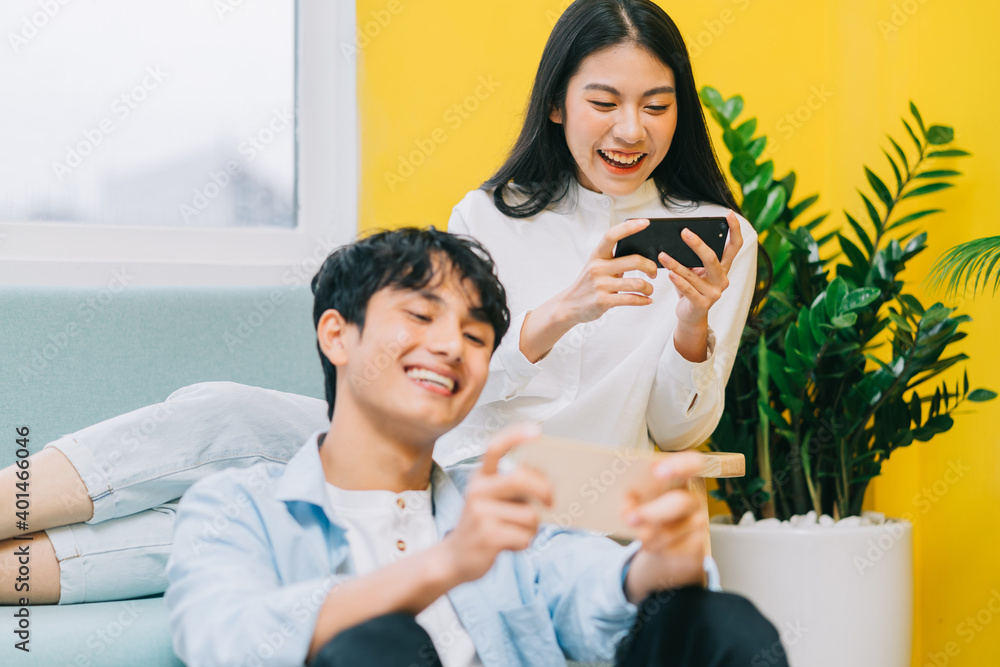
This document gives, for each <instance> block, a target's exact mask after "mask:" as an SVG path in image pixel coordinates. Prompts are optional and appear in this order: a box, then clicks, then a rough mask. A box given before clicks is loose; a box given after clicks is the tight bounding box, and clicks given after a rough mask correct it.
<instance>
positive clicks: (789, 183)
mask: <svg viewBox="0 0 1000 667" xmlns="http://www.w3.org/2000/svg"><path fill="white" fill-rule="evenodd" d="M795 181H796V177H795V172H794V171H790V172H788V176H785V177H784V178H779V179H778V182H779V183H781V184H782V185H783V186H784V187H785V192H787V193H788V201H792V194H794V192H795Z"/></svg>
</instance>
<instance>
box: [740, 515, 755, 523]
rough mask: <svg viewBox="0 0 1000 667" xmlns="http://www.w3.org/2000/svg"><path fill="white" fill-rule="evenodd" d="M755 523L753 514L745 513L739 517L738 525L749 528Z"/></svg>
mask: <svg viewBox="0 0 1000 667" xmlns="http://www.w3.org/2000/svg"><path fill="white" fill-rule="evenodd" d="M755 521H756V519H754V518H753V512H745V513H744V514H743V516H741V517H740V523H739V525H741V526H749V525H752V524H753V523H754V522H755Z"/></svg>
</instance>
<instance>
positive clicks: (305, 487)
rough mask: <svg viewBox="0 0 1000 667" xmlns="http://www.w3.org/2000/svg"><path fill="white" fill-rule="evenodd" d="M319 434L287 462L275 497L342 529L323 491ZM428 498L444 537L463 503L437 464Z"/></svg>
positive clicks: (276, 488) (313, 436)
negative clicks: (315, 509) (303, 506)
mask: <svg viewBox="0 0 1000 667" xmlns="http://www.w3.org/2000/svg"><path fill="white" fill-rule="evenodd" d="M322 434H323V431H318V432H316V433H314V434H313V435H312V437H310V438H309V440H307V441H306V444H305V445H303V446H302V449H300V450H299V451H298V453H297V454H295V456H293V457H292V458H291V459H290V460H289V461H288V463H287V464H286V465H285V470H284V472H283V473H282V475H281V479H279V480H278V482H277V485H276V487H275V492H274V496H275V498H276V499H278V500H280V501H282V502H285V503H287V504H288V505H294V504H296V503H305V504H308V505H313V506H315V507H318V508H320V509H321V510H323V514H325V515H326V518H327V520H328V521H329V522H330V523H331V524H334V525H336V526H338V527H342V526H340V523H339V522H338V521H337V515H336V514H335V513H334V511H333V506H332V505H331V504H330V496H329V494H328V493H327V490H326V485H327V481H326V475H324V474H323V462H322V460H321V459H320V456H319V436H320V435H322ZM431 498H432V501H433V503H434V505H433V507H434V523H435V525H436V526H437V529H438V535H440V536H441V537H444V535H445V534H446V533H447V532H448V531H449V530H451V529H452V528H454V527H455V526H456V525H457V524H458V519H459V517H460V516H461V515H462V506H463V502H464V501H463V499H462V493H461V492H460V491H459V489H458V487H457V486H456V485H455V482H454V481H453V480H452V479H451V477H450V476H449V475H448V473H447V472H445V471H444V470H443V469H442V468H441V467H440V466H438V464H437V463H432V466H431Z"/></svg>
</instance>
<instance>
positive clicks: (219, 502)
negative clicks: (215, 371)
mask: <svg viewBox="0 0 1000 667" xmlns="http://www.w3.org/2000/svg"><path fill="white" fill-rule="evenodd" d="M318 435H319V434H316V435H314V436H313V437H312V439H310V440H309V441H308V442H307V443H306V444H305V446H303V448H302V450H301V451H300V452H298V454H296V455H295V456H294V457H293V458H292V459H291V460H290V461H289V462H288V464H287V465H286V466H281V465H278V464H271V463H265V464H258V465H256V466H253V467H251V468H245V469H240V470H229V471H225V472H222V473H219V474H217V475H213V476H211V477H208V478H206V479H204V480H201V481H200V482H198V483H197V484H195V485H194V486H193V487H191V489H189V490H188V491H187V493H185V495H184V498H183V500H182V501H181V503H180V509H179V511H178V517H177V525H176V529H175V535H174V548H173V553H172V555H171V558H170V562H169V564H168V567H167V575H168V577H169V579H170V587H169V589H168V590H167V593H166V602H167V605H168V607H169V609H170V626H171V631H172V633H173V638H174V649H175V651H176V652H177V655H178V656H179V657H180V658H181V660H183V661H184V662H185V663H186V664H187V665H189V666H190V667H201V666H203V665H219V666H225V667H236V666H237V665H302V664H303V663H304V662H305V658H306V654H307V652H308V649H309V644H310V641H311V640H312V635H313V630H314V628H315V625H316V619H317V616H318V613H319V609H320V606H321V605H322V604H323V601H324V599H325V598H326V595H327V593H328V592H329V591H330V590H331V589H333V588H334V587H336V586H337V585H338V584H339V583H341V582H343V581H346V580H349V579H351V578H352V577H353V572H354V566H353V563H352V561H351V555H350V549H349V547H348V544H347V539H346V536H345V532H344V530H343V528H342V527H341V526H340V525H339V524H338V523H337V517H336V515H335V514H334V512H333V509H332V508H331V506H330V503H329V500H328V496H327V491H326V479H325V477H324V474H323V468H322V465H321V463H320V457H319V448H318V445H317V437H318ZM477 469H478V465H469V464H466V465H461V464H460V465H456V466H453V467H450V468H449V469H448V471H447V472H446V471H444V470H442V469H441V468H439V467H438V466H437V465H435V466H434V468H433V472H432V479H431V486H432V489H433V495H432V497H433V502H434V520H435V523H436V524H437V529H438V534H439V535H440V536H441V537H444V535H445V534H447V533H448V531H450V530H452V529H453V528H454V527H455V526H456V525H457V524H458V519H459V516H460V515H461V513H462V508H463V505H464V501H463V498H462V491H461V490H462V489H464V487H465V484H466V483H467V482H468V479H469V477H470V476H471V474H472V473H474V472H475V471H476V470H477ZM637 548H638V544H637V543H635V544H633V545H632V546H630V547H622V546H619V545H618V544H616V543H615V542H613V541H612V540H609V539H606V538H601V537H593V536H590V535H586V534H582V533H578V532H572V531H566V530H562V529H560V528H558V527H556V526H551V525H545V526H543V527H542V529H541V530H540V531H539V534H538V536H537V537H536V538H535V540H534V542H533V543H532V545H531V547H529V548H528V549H526V550H524V551H520V552H509V551H505V552H502V553H501V554H500V555H499V557H498V558H497V560H496V562H495V563H494V564H493V567H492V568H491V569H490V570H489V572H487V573H486V575H485V576H483V577H482V578H480V579H478V580H476V581H472V582H469V583H465V584H462V585H460V586H457V587H455V588H453V589H452V590H451V591H450V592H449V593H448V597H449V599H450V600H451V602H452V604H453V605H454V607H455V610H456V612H457V614H458V617H459V619H461V621H462V625H463V626H465V629H466V631H467V632H468V633H469V635H470V636H471V638H472V641H473V643H474V644H475V646H476V650H477V651H478V653H479V657H480V659H481V660H482V662H483V665H484V666H485V667H493V666H495V667H509V666H510V665H565V662H566V658H567V657H568V658H570V659H573V660H580V661H598V660H610V659H611V658H612V657H613V655H614V649H615V646H616V644H617V643H618V642H619V641H620V640H621V639H622V638H623V637H624V636H625V635H626V634H627V633H628V631H629V629H630V627H631V626H632V623H633V621H634V620H635V617H636V612H637V608H636V607H635V605H633V604H630V603H629V602H628V601H627V600H626V598H625V595H624V591H623V588H622V581H623V571H624V567H625V565H626V563H627V562H628V561H629V559H630V558H631V556H632V555H633V554H634V553H635V551H636V549H637ZM387 639H391V638H387Z"/></svg>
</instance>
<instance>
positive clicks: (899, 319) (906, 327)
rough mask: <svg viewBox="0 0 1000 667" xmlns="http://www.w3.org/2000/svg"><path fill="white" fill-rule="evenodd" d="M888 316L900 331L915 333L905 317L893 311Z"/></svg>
mask: <svg viewBox="0 0 1000 667" xmlns="http://www.w3.org/2000/svg"><path fill="white" fill-rule="evenodd" d="M886 315H888V317H889V319H890V320H892V322H893V324H895V325H896V326H897V327H899V328H900V329H902V330H903V331H905V332H907V333H913V327H912V326H911V325H910V323H909V322H907V321H906V318H905V317H903V316H902V315H900V314H899V313H894V312H892V311H889V312H888V313H886Z"/></svg>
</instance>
